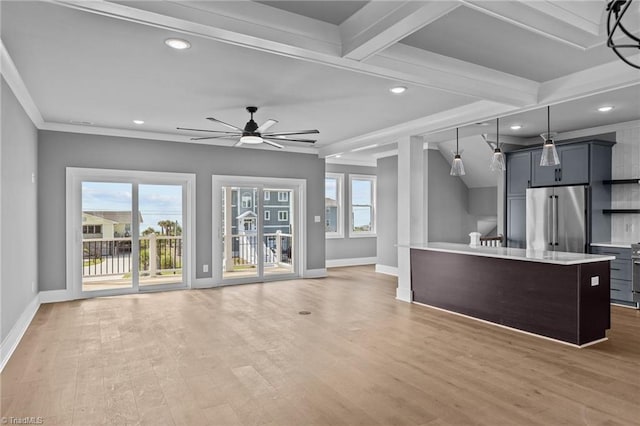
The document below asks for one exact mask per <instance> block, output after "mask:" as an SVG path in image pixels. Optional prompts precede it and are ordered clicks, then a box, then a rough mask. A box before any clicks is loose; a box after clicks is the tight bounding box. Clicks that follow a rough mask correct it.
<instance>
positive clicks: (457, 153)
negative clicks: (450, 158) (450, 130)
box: [456, 127, 460, 155]
mask: <svg viewBox="0 0 640 426" xmlns="http://www.w3.org/2000/svg"><path fill="white" fill-rule="evenodd" d="M456 155H460V153H459V152H458V128H457V127H456Z"/></svg>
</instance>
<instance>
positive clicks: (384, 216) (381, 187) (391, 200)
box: [376, 155, 398, 267]
mask: <svg viewBox="0 0 640 426" xmlns="http://www.w3.org/2000/svg"><path fill="white" fill-rule="evenodd" d="M377 176H378V193H377V202H378V203H377V204H378V236H377V259H378V260H377V261H376V263H377V264H378V265H383V266H391V267H397V266H398V248H397V247H396V245H397V244H398V156H397V155H394V156H393V157H384V158H380V159H378V170H377Z"/></svg>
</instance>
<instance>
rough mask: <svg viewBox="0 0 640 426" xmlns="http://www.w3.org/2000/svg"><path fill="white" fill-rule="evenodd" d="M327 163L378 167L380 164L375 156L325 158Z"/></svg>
mask: <svg viewBox="0 0 640 426" xmlns="http://www.w3.org/2000/svg"><path fill="white" fill-rule="evenodd" d="M325 162H326V163H327V164H342V165H346V166H363V167H376V166H377V165H378V164H377V162H376V159H375V158H371V159H369V158H366V159H365V158H335V157H328V158H325Z"/></svg>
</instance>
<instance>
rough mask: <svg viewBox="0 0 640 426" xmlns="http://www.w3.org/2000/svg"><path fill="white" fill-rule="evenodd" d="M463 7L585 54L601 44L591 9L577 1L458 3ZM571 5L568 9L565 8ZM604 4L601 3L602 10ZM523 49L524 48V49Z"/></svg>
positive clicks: (590, 6)
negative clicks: (587, 50) (562, 2)
mask: <svg viewBox="0 0 640 426" xmlns="http://www.w3.org/2000/svg"><path fill="white" fill-rule="evenodd" d="M460 1H462V2H463V3H464V5H465V6H467V7H469V8H472V9H474V10H477V11H479V12H482V13H485V14H487V15H489V16H493V17H494V18H497V19H500V20H502V21H504V22H507V23H509V24H512V25H516V26H518V27H520V28H523V29H526V30H528V31H531V32H533V33H536V34H539V35H541V36H544V37H547V38H550V39H552V40H555V41H558V42H561V43H564V44H566V45H569V46H571V47H574V48H576V49H580V50H586V49H588V48H590V47H593V46H595V45H597V44H600V43H601V42H602V40H601V36H600V34H599V32H600V26H599V23H598V24H596V23H595V22H593V19H595V18H594V17H593V5H592V4H589V5H587V7H583V5H581V3H582V2H580V1H572V2H566V4H565V5H562V6H561V5H560V4H557V2H549V1H546V0H544V1H482V0H475V1H474V0H460ZM568 5H571V8H570V9H569V8H567V7H565V6H568ZM604 7H605V3H604V2H603V3H602V10H604ZM524 47H525V48H526V46H524Z"/></svg>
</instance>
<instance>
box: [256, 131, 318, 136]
mask: <svg viewBox="0 0 640 426" xmlns="http://www.w3.org/2000/svg"><path fill="white" fill-rule="evenodd" d="M314 133H320V131H318V130H315V129H313V130H296V131H294V132H274V133H266V134H263V135H262V136H288V135H310V134H314Z"/></svg>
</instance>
